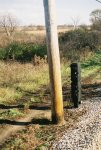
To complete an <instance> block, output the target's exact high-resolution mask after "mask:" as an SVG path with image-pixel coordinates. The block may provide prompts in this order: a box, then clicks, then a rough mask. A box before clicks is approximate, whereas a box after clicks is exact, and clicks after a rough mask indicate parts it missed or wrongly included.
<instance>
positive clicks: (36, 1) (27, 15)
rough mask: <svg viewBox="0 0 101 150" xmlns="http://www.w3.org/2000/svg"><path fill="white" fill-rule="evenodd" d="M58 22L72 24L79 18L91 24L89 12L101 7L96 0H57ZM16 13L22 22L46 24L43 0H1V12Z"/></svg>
mask: <svg viewBox="0 0 101 150" xmlns="http://www.w3.org/2000/svg"><path fill="white" fill-rule="evenodd" d="M55 1H56V9H57V22H58V24H72V23H73V21H72V18H76V19H77V18H79V23H80V24H89V14H90V13H91V11H93V10H94V9H100V8H101V3H98V2H96V0H55ZM7 12H9V13H12V14H14V15H15V16H16V17H17V18H18V19H19V22H20V23H21V24H23V25H24V24H26V25H28V24H44V9H43V0H0V14H3V13H7Z"/></svg>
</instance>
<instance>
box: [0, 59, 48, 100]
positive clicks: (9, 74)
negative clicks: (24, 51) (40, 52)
mask: <svg viewBox="0 0 101 150" xmlns="http://www.w3.org/2000/svg"><path fill="white" fill-rule="evenodd" d="M48 84H49V77H48V68H47V64H44V65H41V66H37V67H35V66H33V64H31V63H26V64H21V63H17V62H13V63H12V62H10V63H5V62H0V85H1V86H0V103H1V102H6V103H8V102H14V101H15V100H16V99H19V98H21V97H22V96H23V94H24V91H27V92H35V91H37V90H38V89H40V87H41V86H43V85H48Z"/></svg>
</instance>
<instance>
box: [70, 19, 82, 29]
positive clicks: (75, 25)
mask: <svg viewBox="0 0 101 150" xmlns="http://www.w3.org/2000/svg"><path fill="white" fill-rule="evenodd" d="M71 19H72V22H73V27H74V30H75V29H77V27H78V24H79V22H80V18H79V17H75V18H74V17H72V18H71Z"/></svg>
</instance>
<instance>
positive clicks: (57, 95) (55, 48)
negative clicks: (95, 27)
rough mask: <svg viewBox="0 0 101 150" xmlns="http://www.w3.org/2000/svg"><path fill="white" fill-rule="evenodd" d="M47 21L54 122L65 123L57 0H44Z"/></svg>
mask: <svg viewBox="0 0 101 150" xmlns="http://www.w3.org/2000/svg"><path fill="white" fill-rule="evenodd" d="M43 2H44V11H45V23H46V37H47V54H48V63H49V74H50V84H51V95H52V122H54V123H57V124H59V123H63V122H64V113H63V99H62V86H61V71H60V55H59V44H58V35H57V25H56V11H55V9H56V8H55V0H43Z"/></svg>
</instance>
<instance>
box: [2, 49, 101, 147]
mask: <svg viewBox="0 0 101 150" xmlns="http://www.w3.org/2000/svg"><path fill="white" fill-rule="evenodd" d="M81 66H82V79H87V78H88V79H89V80H88V81H89V82H88V81H87V82H86V83H88V84H89V83H99V82H100V83H101V52H97V53H95V54H93V55H92V56H91V57H90V58H88V59H87V60H86V61H85V62H82V64H81ZM0 69H1V70H0V85H1V86H0V104H5V105H12V104H16V105H18V104H25V105H28V104H33V103H34V102H41V101H42V100H44V96H43V93H44V90H45V89H46V88H48V85H49V77H48V67H47V65H43V66H38V67H34V66H33V65H32V64H19V63H11V64H9V63H4V62H0ZM61 69H62V83H63V85H64V84H65V85H70V68H69V66H68V65H67V64H62V65H61ZM35 91H36V92H37V91H40V92H39V95H38V97H34V95H33V94H28V93H33V92H35ZM26 93H27V94H26ZM83 113H85V110H83V112H79V114H78V113H77V112H75V111H74V113H73V112H71V113H70V112H69V111H68V110H67V112H66V115H67V117H66V118H67V122H68V124H67V125H66V126H63V127H58V128H57V127H56V126H53V125H47V126H45V125H44V126H43V125H30V126H28V127H26V129H25V130H23V131H20V132H18V133H17V134H16V135H14V136H13V137H12V138H11V140H10V141H8V142H7V143H5V144H4V145H3V147H2V150H6V149H14V150H15V149H22V150H26V149H29V148H30V149H34V148H35V149H37V150H41V149H44V148H45V149H47V147H48V146H50V141H52V140H53V139H54V138H55V136H56V135H55V134H56V133H57V135H59V134H60V133H61V131H64V129H68V127H69V120H68V118H69V117H70V119H72V120H73V121H74V122H75V121H77V120H78V117H79V116H80V115H82V114H83ZM23 115H24V111H22V110H20V109H12V110H9V111H8V110H6V111H5V112H3V113H2V112H1V114H0V118H3V119H4V118H15V117H18V116H20V117H21V116H23Z"/></svg>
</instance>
